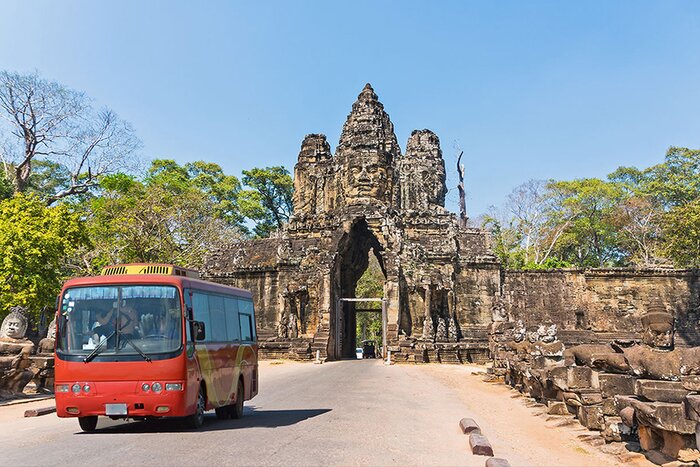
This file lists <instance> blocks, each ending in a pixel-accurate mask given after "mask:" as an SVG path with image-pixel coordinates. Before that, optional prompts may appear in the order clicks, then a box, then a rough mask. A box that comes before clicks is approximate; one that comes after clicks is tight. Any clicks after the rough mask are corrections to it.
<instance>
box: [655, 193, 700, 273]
mask: <svg viewBox="0 0 700 467" xmlns="http://www.w3.org/2000/svg"><path fill="white" fill-rule="evenodd" d="M663 234H664V239H665V241H664V252H665V253H666V254H667V255H668V257H669V258H670V259H671V260H672V261H673V263H674V264H675V265H676V266H677V267H694V268H697V267H700V199H696V200H694V201H692V202H690V203H686V204H684V205H682V206H677V207H674V208H673V209H671V210H670V211H669V212H668V213H667V214H666V215H664V222H663Z"/></svg>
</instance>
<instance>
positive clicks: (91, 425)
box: [78, 415, 97, 432]
mask: <svg viewBox="0 0 700 467" xmlns="http://www.w3.org/2000/svg"><path fill="white" fill-rule="evenodd" d="M78 423H79V424H80V429H81V430H83V431H86V432H89V431H95V428H97V415H91V416H89V417H78Z"/></svg>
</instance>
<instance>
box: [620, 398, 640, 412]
mask: <svg viewBox="0 0 700 467" xmlns="http://www.w3.org/2000/svg"><path fill="white" fill-rule="evenodd" d="M638 400H639V399H637V398H636V397H635V396H615V409H616V410H617V411H618V413H619V412H620V411H621V410H622V409H624V408H625V407H632V403H633V402H634V401H638Z"/></svg>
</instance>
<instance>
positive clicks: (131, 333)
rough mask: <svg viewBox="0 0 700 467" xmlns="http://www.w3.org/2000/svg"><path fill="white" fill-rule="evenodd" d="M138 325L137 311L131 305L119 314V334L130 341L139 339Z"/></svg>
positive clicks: (126, 306)
mask: <svg viewBox="0 0 700 467" xmlns="http://www.w3.org/2000/svg"><path fill="white" fill-rule="evenodd" d="M138 324H139V320H138V316H137V312H136V309H135V308H134V307H132V306H130V305H125V306H123V307H122V309H121V311H120V313H119V333H120V334H121V335H123V336H126V337H128V338H130V339H135V338H138V337H139V334H138Z"/></svg>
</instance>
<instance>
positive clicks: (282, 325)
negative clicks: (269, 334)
mask: <svg viewBox="0 0 700 467" xmlns="http://www.w3.org/2000/svg"><path fill="white" fill-rule="evenodd" d="M288 324H289V320H288V319H287V311H286V310H285V311H283V312H282V314H281V315H280V321H279V323H278V324H277V337H281V338H283V339H286V338H287V336H288V335H289V327H288Z"/></svg>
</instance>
